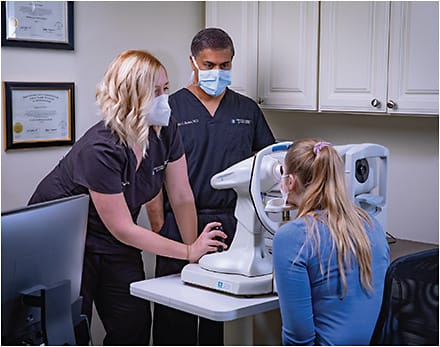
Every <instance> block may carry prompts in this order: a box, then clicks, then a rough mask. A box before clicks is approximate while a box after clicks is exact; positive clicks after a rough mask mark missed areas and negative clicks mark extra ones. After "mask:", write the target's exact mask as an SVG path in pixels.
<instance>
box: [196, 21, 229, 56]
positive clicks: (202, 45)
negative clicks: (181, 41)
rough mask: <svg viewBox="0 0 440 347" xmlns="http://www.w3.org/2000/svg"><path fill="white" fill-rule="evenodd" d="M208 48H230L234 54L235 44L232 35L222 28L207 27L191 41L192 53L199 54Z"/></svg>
mask: <svg viewBox="0 0 440 347" xmlns="http://www.w3.org/2000/svg"><path fill="white" fill-rule="evenodd" d="M206 48H209V49H230V50H231V53H232V56H234V54H235V51H234V44H233V43H232V39H231V37H230V36H229V35H228V34H227V33H226V32H225V31H224V30H222V29H220V28H206V29H203V30H200V31H199V32H198V33H197V34H196V35H195V36H194V38H193V40H192V42H191V54H192V55H193V56H197V55H199V54H200V52H201V51H202V50H204V49H206Z"/></svg>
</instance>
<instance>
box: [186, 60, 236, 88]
mask: <svg viewBox="0 0 440 347" xmlns="http://www.w3.org/2000/svg"><path fill="white" fill-rule="evenodd" d="M191 58H192V60H193V63H194V65H195V67H196V68H197V70H199V86H200V88H202V89H203V91H204V92H205V93H206V94H209V95H212V96H219V95H220V94H221V93H223V92H224V91H225V89H226V87H227V86H229V85H230V84H231V70H221V69H211V70H200V69H199V66H198V65H197V62H196V59H195V58H194V57H193V56H191Z"/></svg>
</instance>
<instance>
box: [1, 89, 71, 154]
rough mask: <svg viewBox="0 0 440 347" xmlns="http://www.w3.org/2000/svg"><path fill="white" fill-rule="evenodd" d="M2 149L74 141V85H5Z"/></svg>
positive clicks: (58, 144) (65, 144)
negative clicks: (3, 146) (4, 141)
mask: <svg viewBox="0 0 440 347" xmlns="http://www.w3.org/2000/svg"><path fill="white" fill-rule="evenodd" d="M3 85H4V92H5V93H4V95H5V109H6V117H5V139H6V146H5V150H6V151H7V150H9V149H17V148H33V147H48V146H67V145H72V144H73V143H74V142H75V112H74V103H75V98H74V91H75V86H74V83H31V82H4V83H3Z"/></svg>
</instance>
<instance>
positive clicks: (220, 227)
mask: <svg viewBox="0 0 440 347" xmlns="http://www.w3.org/2000/svg"><path fill="white" fill-rule="evenodd" d="M212 230H221V231H223V227H222V226H221V225H219V226H216V227H214V228H212ZM215 239H216V240H217V241H220V242H223V243H224V242H225V239H224V238H223V237H220V236H216V237H215ZM223 251H224V249H223V246H217V252H223Z"/></svg>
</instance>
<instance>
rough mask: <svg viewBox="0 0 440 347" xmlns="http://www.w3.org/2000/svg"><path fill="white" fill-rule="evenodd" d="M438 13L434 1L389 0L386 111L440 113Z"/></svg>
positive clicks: (436, 4) (436, 3)
mask: <svg viewBox="0 0 440 347" xmlns="http://www.w3.org/2000/svg"><path fill="white" fill-rule="evenodd" d="M438 16H439V9H438V2H437V1H432V2H419V1H414V2H406V1H405V2H400V1H399V2H391V22H390V68H389V69H390V70H389V92H388V101H389V102H392V103H393V104H394V107H393V108H390V109H389V110H388V112H390V113H395V112H396V113H414V114H417V113H422V114H438V113H439V112H438V102H439V100H438V85H439V84H438V83H439V80H438V74H439V70H438V64H439V46H438V35H439V26H438ZM390 106H393V105H390Z"/></svg>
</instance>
